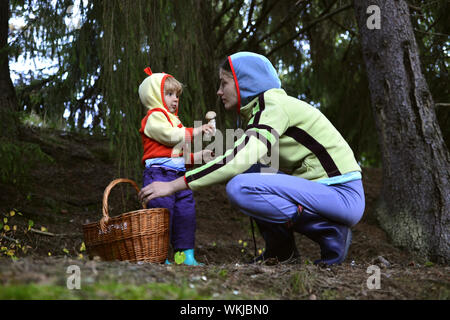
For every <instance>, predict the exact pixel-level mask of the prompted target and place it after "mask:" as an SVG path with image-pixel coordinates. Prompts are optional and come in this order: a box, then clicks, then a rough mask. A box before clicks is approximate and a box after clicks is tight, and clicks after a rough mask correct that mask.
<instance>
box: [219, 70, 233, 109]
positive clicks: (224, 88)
mask: <svg viewBox="0 0 450 320" xmlns="http://www.w3.org/2000/svg"><path fill="white" fill-rule="evenodd" d="M219 77H220V87H219V90H217V95H218V96H219V97H220V98H221V99H222V102H223V105H224V107H225V110H232V109H235V108H236V107H237V104H238V96H237V91H236V85H235V83H234V79H233V76H232V75H231V74H230V72H227V71H224V70H223V69H220V71H219Z"/></svg>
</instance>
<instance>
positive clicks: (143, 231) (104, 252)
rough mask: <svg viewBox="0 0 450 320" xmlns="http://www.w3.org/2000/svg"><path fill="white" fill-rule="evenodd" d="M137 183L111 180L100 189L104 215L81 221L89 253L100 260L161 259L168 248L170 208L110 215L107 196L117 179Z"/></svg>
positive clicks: (137, 189) (163, 258) (134, 185)
mask: <svg viewBox="0 0 450 320" xmlns="http://www.w3.org/2000/svg"><path fill="white" fill-rule="evenodd" d="M122 182H127V183H130V184H131V185H133V187H134V188H135V189H136V191H137V192H139V188H138V186H137V185H136V183H135V182H134V181H132V180H129V179H116V180H114V181H112V182H111V183H110V184H109V185H108V186H107V187H106V189H105V191H104V193H103V217H102V219H101V220H100V221H99V222H96V223H89V224H84V225H83V234H84V243H85V245H86V250H87V252H88V255H89V256H90V257H91V258H92V257H94V256H99V257H100V258H101V259H102V260H106V261H111V260H122V261H124V260H126V261H130V262H138V261H143V262H153V263H162V262H164V261H165V259H166V258H167V254H168V250H169V210H168V209H166V208H152V209H146V208H145V206H144V209H141V210H136V211H131V212H127V213H123V214H121V215H120V216H117V217H113V218H110V217H109V214H108V197H109V194H110V192H111V189H112V188H113V187H114V186H115V185H117V184H118V183H122Z"/></svg>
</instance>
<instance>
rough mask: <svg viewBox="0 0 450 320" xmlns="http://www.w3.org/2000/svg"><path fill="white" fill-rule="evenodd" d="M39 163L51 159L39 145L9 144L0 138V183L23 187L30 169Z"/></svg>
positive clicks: (7, 140)
mask: <svg viewBox="0 0 450 320" xmlns="http://www.w3.org/2000/svg"><path fill="white" fill-rule="evenodd" d="M40 161H50V162H52V161H53V159H52V158H51V157H50V156H48V155H47V154H45V153H44V152H43V151H42V150H41V148H40V147H39V145H37V144H34V143H28V142H17V141H15V142H11V141H10V140H9V139H6V138H2V137H0V182H1V183H5V184H14V185H19V186H20V185H24V184H25V183H26V180H27V177H28V175H29V173H30V169H31V168H32V167H34V166H36V164H37V163H39V162H40Z"/></svg>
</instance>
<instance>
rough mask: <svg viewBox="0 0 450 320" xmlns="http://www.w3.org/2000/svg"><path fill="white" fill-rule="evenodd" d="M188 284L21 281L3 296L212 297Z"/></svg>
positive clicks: (1, 294) (0, 295) (2, 292)
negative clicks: (69, 286) (75, 285)
mask: <svg viewBox="0 0 450 320" xmlns="http://www.w3.org/2000/svg"><path fill="white" fill-rule="evenodd" d="M208 298H209V297H208V296H204V295H202V294H201V293H199V292H198V291H197V290H195V289H191V288H189V287H188V286H187V284H186V283H185V284H183V285H181V286H180V285H177V284H169V283H149V284H145V285H131V284H122V283H118V282H104V283H99V284H93V285H82V287H81V288H80V289H79V290H77V289H74V290H69V289H67V288H66V287H65V286H58V285H38V284H21V285H7V286H2V287H1V288H0V299H2V300H54V299H75V300H80V299H119V300H122V299H124V300H143V299H145V300H147V299H151V300H173V299H189V300H198V299H208Z"/></svg>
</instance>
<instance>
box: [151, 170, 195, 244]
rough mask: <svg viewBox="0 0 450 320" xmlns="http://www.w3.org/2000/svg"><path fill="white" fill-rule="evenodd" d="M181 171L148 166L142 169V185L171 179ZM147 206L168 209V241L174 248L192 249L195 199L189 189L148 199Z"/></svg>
mask: <svg viewBox="0 0 450 320" xmlns="http://www.w3.org/2000/svg"><path fill="white" fill-rule="evenodd" d="M183 175H184V172H183V171H177V170H172V169H166V168H164V167H154V166H153V167H150V168H147V167H146V168H145V169H144V182H143V187H145V186H147V185H149V184H150V183H152V182H153V181H172V180H175V179H177V178H179V177H182V176H183ZM147 208H167V209H169V211H170V242H171V244H172V247H173V249H174V250H184V249H193V248H194V245H195V229H196V226H197V224H196V220H195V201H194V195H193V193H192V191H191V190H182V191H179V192H177V193H174V194H172V195H170V196H168V197H161V198H156V199H153V200H150V201H149V202H148V203H147Z"/></svg>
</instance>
